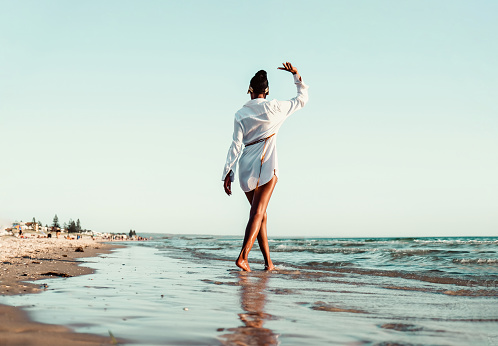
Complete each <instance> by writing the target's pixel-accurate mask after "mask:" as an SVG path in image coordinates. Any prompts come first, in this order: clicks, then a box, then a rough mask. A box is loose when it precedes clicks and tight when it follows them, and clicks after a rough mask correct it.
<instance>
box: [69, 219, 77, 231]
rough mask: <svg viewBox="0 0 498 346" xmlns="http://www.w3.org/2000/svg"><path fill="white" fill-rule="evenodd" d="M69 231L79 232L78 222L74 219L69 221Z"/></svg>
mask: <svg viewBox="0 0 498 346" xmlns="http://www.w3.org/2000/svg"><path fill="white" fill-rule="evenodd" d="M67 232H68V233H76V232H78V231H77V230H76V223H75V222H74V221H73V220H71V219H69V223H68V225H67Z"/></svg>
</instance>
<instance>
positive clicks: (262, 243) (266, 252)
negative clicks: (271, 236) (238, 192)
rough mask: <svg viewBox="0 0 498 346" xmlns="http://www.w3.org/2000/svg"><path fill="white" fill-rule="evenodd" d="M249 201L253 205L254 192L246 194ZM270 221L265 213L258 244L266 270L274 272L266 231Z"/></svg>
mask: <svg viewBox="0 0 498 346" xmlns="http://www.w3.org/2000/svg"><path fill="white" fill-rule="evenodd" d="M246 197H247V200H248V201H249V204H251V205H252V200H253V198H254V190H252V191H249V192H246ZM267 220H268V214H267V213H266V212H265V215H264V216H263V221H261V228H260V229H259V233H258V244H259V249H260V250H261V253H262V254H263V258H264V259H265V270H273V269H275V267H274V266H273V263H272V261H271V259H270V246H269V245H268V236H267V230H266V223H267Z"/></svg>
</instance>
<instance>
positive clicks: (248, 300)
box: [221, 273, 278, 345]
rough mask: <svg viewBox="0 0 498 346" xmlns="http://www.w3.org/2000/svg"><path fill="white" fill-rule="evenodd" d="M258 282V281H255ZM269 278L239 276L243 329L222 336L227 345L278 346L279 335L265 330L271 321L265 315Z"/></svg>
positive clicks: (268, 316) (269, 317)
mask: <svg viewBox="0 0 498 346" xmlns="http://www.w3.org/2000/svg"><path fill="white" fill-rule="evenodd" d="M253 280H256V281H253ZM267 282H268V276H267V275H265V274H263V275H261V276H259V277H248V276H247V275H244V273H240V274H239V286H240V305H241V306H242V309H243V310H244V312H243V313H240V314H239V318H240V320H241V321H242V322H243V323H244V326H243V327H237V328H230V329H229V331H231V332H232V333H231V334H225V335H222V336H221V338H222V339H225V340H224V341H225V342H223V341H222V343H224V344H227V345H277V344H278V339H277V338H278V335H277V334H275V333H274V332H273V331H272V330H271V329H268V328H263V324H264V323H265V321H266V320H268V319H271V318H272V316H271V315H270V314H267V313H265V311H264V308H265V303H266V292H265V290H266V285H267Z"/></svg>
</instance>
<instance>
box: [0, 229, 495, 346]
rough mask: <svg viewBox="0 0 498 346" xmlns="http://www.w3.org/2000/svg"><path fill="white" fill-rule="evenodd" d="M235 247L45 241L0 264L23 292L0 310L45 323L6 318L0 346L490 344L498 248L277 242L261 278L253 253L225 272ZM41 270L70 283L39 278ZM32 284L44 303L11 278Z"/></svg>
mask: <svg viewBox="0 0 498 346" xmlns="http://www.w3.org/2000/svg"><path fill="white" fill-rule="evenodd" d="M30 241H31V240H30ZM36 241H38V240H34V239H33V243H34V244H37V243H35V242H36ZM240 243H241V239H240V237H231V236H207V235H174V234H155V235H154V237H153V240H149V241H146V242H138V241H135V242H125V243H116V244H117V245H124V246H123V247H121V248H119V249H114V250H112V251H111V252H110V253H107V254H99V253H100V252H101V251H109V250H110V248H108V247H107V245H106V246H103V245H102V244H99V243H95V244H94V243H90V244H88V247H85V245H86V243H85V242H78V241H77V240H73V241H66V240H62V239H60V240H58V241H54V245H48V243H47V244H45V245H43V244H44V241H43V240H42V241H41V242H40V245H39V246H40V248H34V249H31V250H29V251H28V253H27V254H22V253H21V252H17V254H18V255H17V257H14V258H12V257H11V258H6V259H3V262H10V263H14V261H15V262H16V264H2V268H1V269H2V270H3V269H5V268H7V269H9V270H8V271H11V270H12V273H10V274H8V275H9V276H10V279H9V280H10V282H11V283H12V286H11V287H8V288H7V287H4V286H2V288H3V289H4V290H7V289H9V292H8V293H9V294H11V293H12V291H13V287H15V285H17V288H16V290H15V292H18V293H19V292H20V293H21V294H16V295H6V293H4V294H3V295H2V296H0V303H2V304H5V305H8V306H9V307H7V308H6V309H11V308H10V306H14V307H19V308H21V309H22V311H21V312H25V313H26V314H28V315H29V317H30V318H31V321H36V322H43V323H45V322H49V323H51V325H45V324H37V323H32V322H30V320H26V319H24V318H25V317H26V315H24V314H22V313H21V314H20V313H19V310H17V309H16V310H15V311H16V312H11V311H12V310H5V313H4V314H3V319H2V320H0V324H1V325H2V326H4V327H2V328H4V329H2V330H1V331H0V332H1V333H4V334H0V340H2V341H3V340H8V342H7V343H4V344H7V345H16V344H23V345H24V344H28V345H29V344H33V345H35V344H36V345H40V344H41V345H45V344H57V343H52V341H51V340H52V339H50V338H53V337H54V335H56V337H55V338H56V339H57V342H59V341H60V340H64V338H72V339H67V340H68V341H62V342H61V343H62V344H68V345H73V344H76V345H77V344H78V342H80V341H79V340H84V341H81V342H82V343H84V344H90V345H92V344H109V343H112V340H110V337H109V335H110V334H109V331H111V332H112V334H113V335H114V336H116V337H119V338H122V339H121V340H126V341H127V343H129V344H134V345H262V344H264V345H278V344H282V345H303V344H306V345H325V344H332V345H345V344H349V345H360V344H361V345H387V344H399V345H407V344H412V345H419V344H420V345H462V346H467V345H496V344H498V343H497V341H498V334H497V333H496V322H497V321H498V314H497V311H498V310H497V309H496V306H497V305H496V304H497V297H498V294H497V293H498V291H497V287H498V286H497V283H498V277H497V275H496V273H497V271H496V268H497V265H498V257H497V254H498V247H497V246H498V238H497V237H492V238H476V237H461V238H423V239H410V238H407V239H397V238H393V239H391V238H388V239H386V238H378V239H377V238H376V239H371V238H368V239H361V238H358V239H356V238H355V239H349V238H346V239H336V238H320V239H313V238H309V239H290V238H282V239H280V238H279V239H272V240H271V248H272V251H273V252H272V253H273V255H274V256H273V257H274V261H275V264H276V266H277V270H275V271H273V272H266V271H264V270H263V264H264V263H263V262H262V261H261V255H260V254H259V253H258V252H256V251H255V252H254V253H251V255H252V257H251V259H252V262H251V264H252V269H253V270H254V271H253V272H250V273H246V272H241V271H240V270H239V269H238V268H236V267H235V265H234V264H233V258H234V257H235V256H236V254H237V253H238V251H239V250H240ZM29 244H31V243H25V244H24V245H25V246H24V247H28V246H29ZM75 244H78V245H82V244H85V245H82V248H83V250H84V252H83V253H80V252H75V250H76V247H75ZM112 245H114V244H111V245H108V246H112ZM9 246H11V247H13V248H15V244H10V245H9ZM43 246H49V248H47V249H46V250H47V251H48V252H47V253H45V252H44V251H45V250H44V248H43ZM50 246H52V247H53V246H55V248H53V250H49V249H50ZM92 247H99V249H93V248H92ZM5 249H7V246H5ZM36 250H39V252H36ZM94 250H95V253H94V254H93V255H97V254H99V255H98V256H97V257H91V258H86V259H81V258H80V261H82V262H83V266H85V267H89V268H92V269H93V270H94V273H93V274H91V275H77V274H82V273H87V272H91V270H88V271H87V268H83V267H81V266H77V265H75V261H77V260H78V257H79V256H80V255H85V256H86V255H90V253H91V252H92V251H94ZM30 253H31V254H30ZM64 255H66V256H67V257H65V256H64ZM23 256H27V257H23ZM50 256H52V257H50ZM50 258H52V259H53V260H52V261H50V260H49V259H50ZM33 262H41V263H39V264H37V263H33ZM45 262H54V266H53V267H45V268H43V267H42V266H44V265H45V264H44V263H45ZM76 263H77V262H76ZM66 264H68V266H69V268H68V267H64V265H66ZM15 267H18V269H15V270H17V274H16V273H15V272H14V268H15ZM24 267H29V268H30V269H29V270H27V269H26V270H23V268H24ZM35 268H38V270H37V271H35V270H34V269H35ZM41 268H43V269H41ZM66 268H67V269H66ZM71 270H75V271H74V272H72V271H71ZM5 271H6V270H5ZM5 271H4V272H5ZM48 271H53V272H57V273H58V274H68V275H72V274H73V273H74V274H75V275H74V276H73V277H67V278H65V277H62V278H59V277H57V276H52V277H50V276H41V274H43V273H46V272H48ZM24 274H26V276H23V275H24ZM4 276H5V278H6V277H7V274H4V275H2V277H1V278H2V285H5V282H4V281H3V280H4ZM37 277H38V278H39V277H46V279H39V280H37V281H34V282H33V285H34V286H37V287H33V289H37V291H36V292H40V294H23V293H24V292H25V291H24V290H25V289H26V290H27V291H26V292H29V290H30V289H31V288H30V286H29V285H27V284H25V283H23V282H22V281H20V280H23V278H26V279H27V278H37ZM24 286H27V287H24ZM17 316H20V317H17ZM6 319H7V320H6ZM4 320H5V321H4ZM11 323H15V325H13V324H11ZM61 326H62V327H61ZM51 328H53V329H51ZM4 330H7V332H5V331H4ZM42 332H46V334H45V335H44V336H43V338H42V334H41V333H42ZM74 332H76V333H74ZM3 335H6V336H7V337H8V338H10V339H5V338H4V337H3ZM96 335H98V336H99V337H96ZM28 337H29V338H31V339H29V340H26V339H22V340H21V341H19V340H20V339H16V338H28ZM81 338H82V339H81ZM92 338H94V339H92ZM99 338H100V339H99ZM61 343H59V344H61ZM0 344H2V342H0Z"/></svg>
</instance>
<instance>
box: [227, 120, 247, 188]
mask: <svg viewBox="0 0 498 346" xmlns="http://www.w3.org/2000/svg"><path fill="white" fill-rule="evenodd" d="M243 137H244V131H243V130H242V124H241V123H240V122H238V121H237V119H235V120H234V123H233V139H232V144H231V145H230V148H229V149H228V154H227V161H226V163H225V167H224V168H223V176H222V177H221V180H225V177H226V176H227V174H228V172H230V170H231V173H230V180H231V181H232V182H233V181H234V180H235V170H236V167H237V160H238V159H239V156H240V153H241V151H242V139H243Z"/></svg>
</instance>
